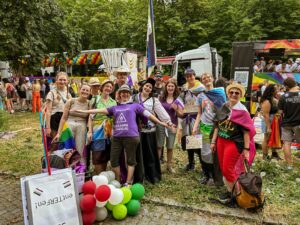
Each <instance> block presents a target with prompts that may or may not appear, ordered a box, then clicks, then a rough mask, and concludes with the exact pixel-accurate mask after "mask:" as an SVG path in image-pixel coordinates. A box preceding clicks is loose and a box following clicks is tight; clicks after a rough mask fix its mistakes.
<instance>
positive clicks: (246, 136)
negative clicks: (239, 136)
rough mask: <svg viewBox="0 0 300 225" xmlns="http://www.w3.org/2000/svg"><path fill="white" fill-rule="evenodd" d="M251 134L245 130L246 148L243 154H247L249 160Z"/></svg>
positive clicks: (246, 157)
mask: <svg viewBox="0 0 300 225" xmlns="http://www.w3.org/2000/svg"><path fill="white" fill-rule="evenodd" d="M249 146H250V134H249V131H247V130H244V150H243V154H244V156H245V159H247V161H249V151H250V147H249Z"/></svg>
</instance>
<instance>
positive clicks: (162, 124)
mask: <svg viewBox="0 0 300 225" xmlns="http://www.w3.org/2000/svg"><path fill="white" fill-rule="evenodd" d="M148 118H149V119H150V120H151V121H153V122H154V123H156V124H159V125H161V126H163V127H169V126H168V124H167V123H165V122H162V121H160V120H159V119H157V118H156V117H155V116H154V115H152V114H151V115H150V116H149V117H148Z"/></svg>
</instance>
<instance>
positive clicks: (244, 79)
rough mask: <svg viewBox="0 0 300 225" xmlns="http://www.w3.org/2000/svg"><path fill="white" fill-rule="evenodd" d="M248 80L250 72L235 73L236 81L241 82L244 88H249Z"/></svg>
mask: <svg viewBox="0 0 300 225" xmlns="http://www.w3.org/2000/svg"><path fill="white" fill-rule="evenodd" d="M248 78H249V72H248V71H235V72H234V81H235V82H241V84H242V85H243V86H244V87H247V86H248Z"/></svg>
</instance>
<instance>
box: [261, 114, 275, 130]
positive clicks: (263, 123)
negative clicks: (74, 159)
mask: <svg viewBox="0 0 300 225" xmlns="http://www.w3.org/2000/svg"><path fill="white" fill-rule="evenodd" d="M273 118H274V114H270V124H272V121H273ZM261 132H262V133H263V134H266V133H267V125H266V121H265V118H264V117H262V119H261Z"/></svg>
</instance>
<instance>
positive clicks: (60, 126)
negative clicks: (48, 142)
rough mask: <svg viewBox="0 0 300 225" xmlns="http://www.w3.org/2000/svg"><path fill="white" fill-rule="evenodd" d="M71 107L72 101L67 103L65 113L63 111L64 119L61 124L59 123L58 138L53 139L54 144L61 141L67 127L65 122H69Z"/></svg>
mask: <svg viewBox="0 0 300 225" xmlns="http://www.w3.org/2000/svg"><path fill="white" fill-rule="evenodd" d="M70 106H71V101H70V100H69V101H67V103H66V104H65V106H64V111H63V115H62V117H61V119H60V122H59V127H58V131H57V134H56V136H55V137H54V138H53V141H52V142H57V141H59V138H60V135H61V132H62V129H63V127H64V125H65V122H66V121H67V119H68V116H69V111H70Z"/></svg>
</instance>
